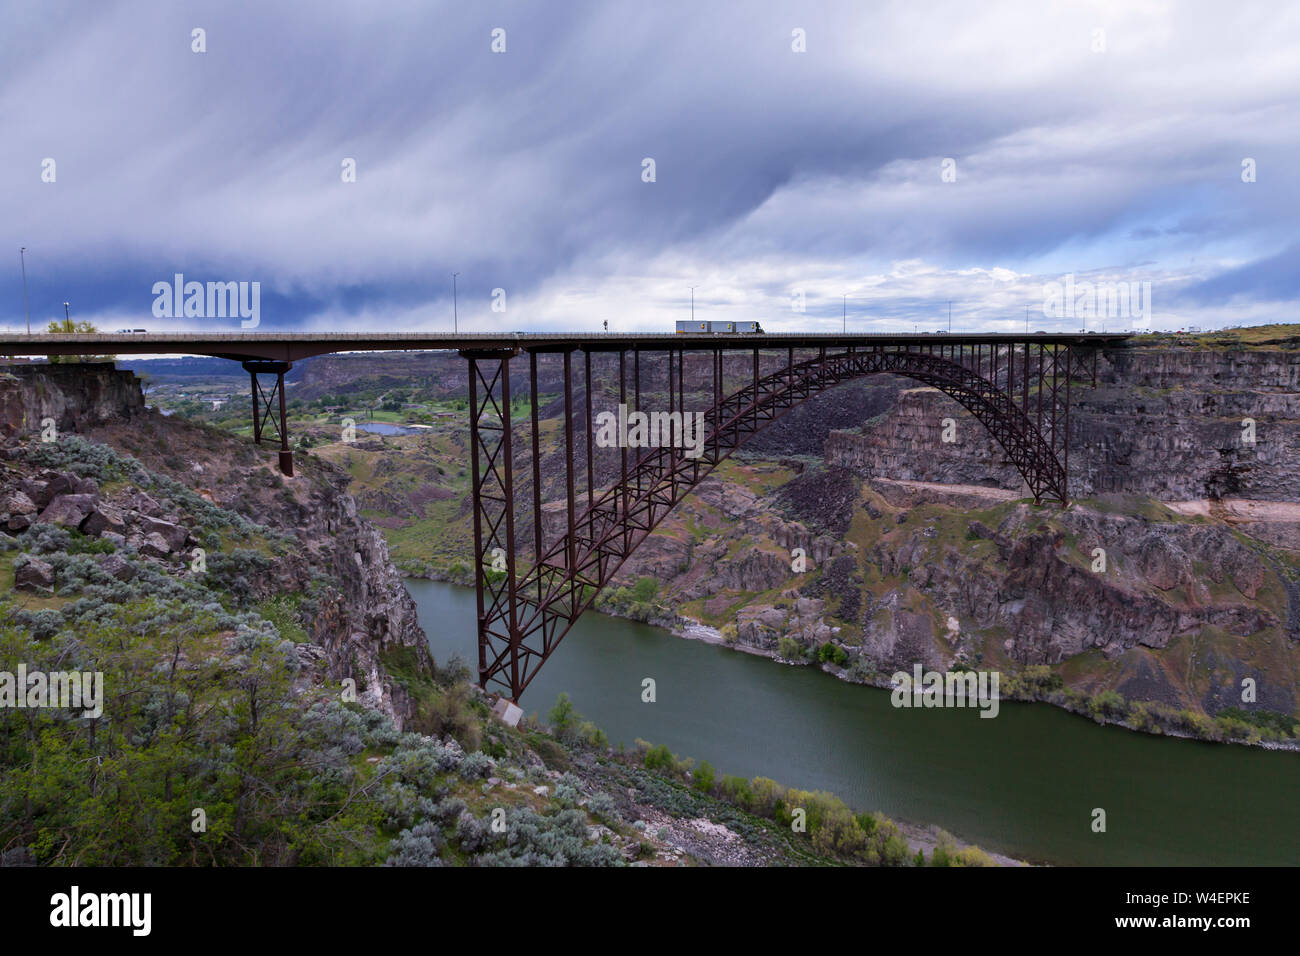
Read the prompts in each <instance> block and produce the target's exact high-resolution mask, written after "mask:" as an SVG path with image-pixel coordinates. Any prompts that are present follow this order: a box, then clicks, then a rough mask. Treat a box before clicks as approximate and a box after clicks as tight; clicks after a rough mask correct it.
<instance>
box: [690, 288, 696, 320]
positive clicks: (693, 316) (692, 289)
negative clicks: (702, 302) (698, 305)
mask: <svg viewBox="0 0 1300 956" xmlns="http://www.w3.org/2000/svg"><path fill="white" fill-rule="evenodd" d="M691 321H692V322H694V321H695V286H691Z"/></svg>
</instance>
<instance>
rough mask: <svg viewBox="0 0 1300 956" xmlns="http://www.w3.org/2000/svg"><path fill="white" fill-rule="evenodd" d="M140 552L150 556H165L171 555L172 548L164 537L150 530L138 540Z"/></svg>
mask: <svg viewBox="0 0 1300 956" xmlns="http://www.w3.org/2000/svg"><path fill="white" fill-rule="evenodd" d="M140 553H141V554H145V555H148V556H149V557H151V558H166V557H169V556H170V555H171V553H172V549H171V548H170V547H169V546H168V544H167V539H166V538H164V537H163V536H162V535H160V534H159V533H158V532H157V531H151V532H150V533H149V534H147V535H145V536H144V540H143V541H142V542H140Z"/></svg>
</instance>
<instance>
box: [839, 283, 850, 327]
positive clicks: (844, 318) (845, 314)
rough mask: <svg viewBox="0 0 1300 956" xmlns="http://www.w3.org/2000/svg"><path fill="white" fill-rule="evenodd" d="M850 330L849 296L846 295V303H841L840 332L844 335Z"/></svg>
mask: <svg viewBox="0 0 1300 956" xmlns="http://www.w3.org/2000/svg"><path fill="white" fill-rule="evenodd" d="M848 330H849V294H848V293H847V292H846V293H844V301H843V302H841V303H840V332H841V333H844V332H847V331H848Z"/></svg>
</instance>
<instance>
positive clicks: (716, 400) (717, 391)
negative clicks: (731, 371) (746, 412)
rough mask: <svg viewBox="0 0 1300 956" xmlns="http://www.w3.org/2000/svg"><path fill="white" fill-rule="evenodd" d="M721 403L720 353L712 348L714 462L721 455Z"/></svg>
mask: <svg viewBox="0 0 1300 956" xmlns="http://www.w3.org/2000/svg"><path fill="white" fill-rule="evenodd" d="M721 405H722V353H721V352H719V351H718V350H717V349H714V350H713V460H714V462H715V463H716V462H717V461H718V459H719V458H720V457H722V434H721V431H720V429H719V427H718V426H719V425H720V424H721V423H720V422H719V421H718V412H719V408H720V407H721Z"/></svg>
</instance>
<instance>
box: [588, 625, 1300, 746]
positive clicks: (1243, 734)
mask: <svg viewBox="0 0 1300 956" xmlns="http://www.w3.org/2000/svg"><path fill="white" fill-rule="evenodd" d="M598 613H602V614H607V615H608V616H611V617H622V616H624V615H619V614H617V613H612V612H609V611H600V612H598ZM631 619H632V620H637V619H636V618H631ZM643 623H651V624H655V625H656V626H661V627H663V628H664V629H665V630H667V631H669V632H670V633H671V634H673V635H675V636H677V637H682V638H686V639H687V640H694V641H702V642H704V643H706V644H713V645H716V646H718V647H725V648H728V649H729V650H735V651H740V652H742V653H745V654H753V655H754V656H757V657H766V658H768V659H769V660H772V661H775V662H776V663H778V664H785V665H787V666H793V667H816V668H817V669H819V670H821V671H822V672H823V673H826V674H830V675H831V676H832V677H834V678H836V679H837V680H842V681H844V682H846V683H849V684H859V685H861V686H865V687H875V688H878V689H881V690H893V689H894V684H893V682H892V677H893V675H892V674H891V675H889V676H885V675H884V674H883V673H882V674H878V675H876V676H875V678H874V679H867V680H863V679H859V678H856V677H854V675H853V674H852V672H851V670H850V668H847V667H837V666H835V665H834V664H832V663H829V662H824V661H818V662H809V661H807V660H791V659H789V658H785V657H782V656H781V655H780V654H779V653H778V652H777V651H774V650H771V649H768V648H762V647H754V646H753V645H749V644H742V643H740V642H739V641H736V640H728V639H727V638H726V637H725V636H724V635H723V634H722V632H721V631H719V630H717V628H714V627H710V626H709V625H707V624H704V623H702V622H700V621H696V620H694V619H692V618H688V617H684V616H682V615H680V614H678V615H674V617H673V619H672V620H671V621H668V622H664V623H659V622H656V621H654V620H651V621H646V622H643ZM1040 670H1041V669H1039V670H1036V669H1035V668H1033V667H1030V668H1026V673H1027V675H1028V676H1026V675H1025V674H1022V675H1005V676H1004V679H1005V678H1010V681H1011V683H1010V685H1009V686H1008V685H1007V684H1003V686H1002V687H1001V688H1000V689H999V699H1002V700H1015V701H1021V702H1024V703H1042V704H1050V705H1052V706H1054V707H1059V708H1060V709H1061V710H1064V711H1066V712H1067V713H1071V714H1075V715H1077V716H1080V717H1086V718H1088V719H1089V720H1091V721H1093V722H1094V723H1097V724H1101V725H1102V726H1111V727H1119V728H1122V729H1124V730H1130V731H1133V732H1134V733H1144V734H1150V735H1152V736H1158V737H1176V738H1181V739H1185V740H1199V741H1203V742H1205V743H1225V744H1241V745H1243V746H1247V747H1258V748H1260V749H1263V750H1277V751H1290V752H1293V753H1300V739H1294V738H1293V739H1289V740H1288V739H1282V740H1279V739H1265V738H1264V737H1263V736H1262V734H1261V735H1260V736H1259V737H1257V738H1252V737H1251V736H1250V734H1251V732H1252V730H1254V729H1256V728H1253V727H1252V726H1251V725H1248V724H1246V723H1245V721H1241V720H1239V719H1236V718H1230V719H1229V720H1230V721H1231V723H1229V724H1228V727H1227V728H1225V727H1223V725H1222V724H1220V723H1218V722H1216V721H1214V718H1206V717H1203V716H1202V715H1199V714H1194V713H1192V712H1190V711H1177V710H1174V709H1173V708H1168V707H1164V706H1163V705H1159V704H1149V703H1146V702H1143V701H1133V702H1127V701H1124V700H1123V699H1122V698H1120V697H1119V695H1118V694H1114V693H1113V692H1106V693H1104V694H1099V695H1086V694H1082V693H1080V692H1078V691H1073V690H1070V689H1065V688H1062V687H1060V686H1059V685H1057V686H1054V687H1052V686H1049V687H1040V686H1039V685H1040V684H1041V683H1043V682H1044V681H1048V682H1050V675H1047V676H1044V675H1043V674H1041V673H1040V672H1039V671H1040ZM1134 708H1137V711H1136V712H1137V713H1138V714H1139V715H1140V717H1139V719H1137V720H1135V719H1134V718H1133V717H1132V716H1131V714H1132V713H1133V709H1134ZM1207 721H1208V722H1207ZM1224 723H1228V722H1227V721H1225V722H1224ZM1297 726H1298V727H1300V725H1297ZM1231 730H1237V731H1239V733H1240V736H1234V735H1232V733H1231Z"/></svg>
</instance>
